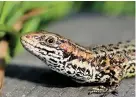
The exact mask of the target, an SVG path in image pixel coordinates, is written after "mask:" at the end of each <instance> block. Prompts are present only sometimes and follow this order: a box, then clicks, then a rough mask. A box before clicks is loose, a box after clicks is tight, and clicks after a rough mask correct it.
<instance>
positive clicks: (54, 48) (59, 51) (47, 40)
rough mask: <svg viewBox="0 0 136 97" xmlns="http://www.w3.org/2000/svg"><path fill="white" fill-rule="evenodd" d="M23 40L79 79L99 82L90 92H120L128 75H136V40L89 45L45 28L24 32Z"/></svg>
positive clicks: (52, 64)
mask: <svg viewBox="0 0 136 97" xmlns="http://www.w3.org/2000/svg"><path fill="white" fill-rule="evenodd" d="M20 40H21V43H22V45H23V47H24V48H25V49H26V50H27V51H29V52H30V53H31V54H33V55H35V56H36V57H37V58H39V59H40V60H42V61H43V62H44V63H45V64H47V66H48V67H49V68H50V69H51V70H53V71H56V72H58V73H60V74H63V75H66V76H68V77H70V78H71V79H72V80H74V81H75V82H77V83H81V84H85V83H88V84H90V83H94V84H98V85H96V86H92V87H90V89H89V93H103V95H102V96H106V95H107V94H109V93H118V92H117V89H118V87H119V85H120V83H121V81H122V80H123V79H124V78H128V77H132V76H135V64H136V62H135V41H134V40H131V41H124V42H118V43H116V44H105V45H96V46H91V47H89V48H86V47H84V46H81V45H79V44H78V43H75V42H73V41H72V40H70V39H68V38H65V37H63V36H61V35H59V34H56V33H53V32H48V31H44V30H41V31H39V32H31V33H28V34H25V35H22V36H21V38H20Z"/></svg>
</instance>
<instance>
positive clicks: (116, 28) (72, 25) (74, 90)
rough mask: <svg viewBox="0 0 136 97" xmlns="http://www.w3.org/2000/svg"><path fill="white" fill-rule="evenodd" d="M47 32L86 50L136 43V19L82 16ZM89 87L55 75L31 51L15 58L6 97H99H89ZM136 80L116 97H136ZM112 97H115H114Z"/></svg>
mask: <svg viewBox="0 0 136 97" xmlns="http://www.w3.org/2000/svg"><path fill="white" fill-rule="evenodd" d="M46 30H49V31H51V32H55V33H58V34H61V35H63V36H65V37H67V38H70V39H72V40H73V41H76V42H78V43H80V44H83V45H85V46H87V45H91V44H102V43H103V44H105V43H116V42H117V41H123V40H129V39H132V38H133V39H134V38H135V36H134V35H135V34H134V30H135V26H134V18H133V17H129V18H114V17H103V16H92V15H88V14H86V15H78V16H73V17H68V18H66V19H64V20H61V21H58V22H57V21H56V22H53V23H51V24H50V25H49V26H48V27H47V28H46ZM88 89H89V86H83V85H79V84H77V83H75V82H73V81H71V79H69V78H68V77H66V76H63V75H61V74H58V73H55V72H53V71H51V70H50V69H49V68H48V67H47V66H46V65H45V64H44V63H43V62H41V61H40V60H39V59H37V58H36V57H34V56H33V55H31V54H29V53H28V52H27V51H25V52H23V53H21V54H20V55H18V56H17V57H15V58H14V59H13V60H12V62H11V64H10V65H9V66H8V68H7V70H6V79H5V86H4V89H3V96H2V97H99V95H98V94H97V95H96V94H92V95H88ZM134 96H135V79H134V78H130V79H125V80H123V81H122V83H121V86H120V87H119V94H118V96H116V97H134ZM108 97H115V96H114V95H112V94H110V95H108Z"/></svg>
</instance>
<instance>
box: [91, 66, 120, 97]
mask: <svg viewBox="0 0 136 97" xmlns="http://www.w3.org/2000/svg"><path fill="white" fill-rule="evenodd" d="M101 73H102V74H103V75H109V76H110V77H109V78H108V79H107V80H106V81H105V83H103V85H99V86H93V87H91V88H90V89H89V94H92V93H96V94H100V93H103V95H101V97H105V96H106V95H108V94H109V93H112V94H115V95H116V94H117V93H118V92H117V89H118V86H119V84H120V81H121V79H122V76H123V72H122V67H121V66H119V65H114V66H113V65H112V66H109V67H107V68H106V69H105V70H104V71H102V72H101Z"/></svg>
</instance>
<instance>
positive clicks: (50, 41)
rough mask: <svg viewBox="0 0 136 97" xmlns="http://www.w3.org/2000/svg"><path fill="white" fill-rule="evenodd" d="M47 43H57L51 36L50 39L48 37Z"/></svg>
mask: <svg viewBox="0 0 136 97" xmlns="http://www.w3.org/2000/svg"><path fill="white" fill-rule="evenodd" d="M46 42H47V43H49V44H53V43H55V39H54V38H53V37H51V36H50V37H48V38H47V39H46Z"/></svg>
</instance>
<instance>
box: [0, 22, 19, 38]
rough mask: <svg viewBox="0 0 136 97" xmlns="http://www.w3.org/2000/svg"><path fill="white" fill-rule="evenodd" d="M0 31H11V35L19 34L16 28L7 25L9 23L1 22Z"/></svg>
mask: <svg viewBox="0 0 136 97" xmlns="http://www.w3.org/2000/svg"><path fill="white" fill-rule="evenodd" d="M0 31H1V32H0V33H5V32H7V33H9V34H11V35H15V36H16V35H18V34H19V33H18V32H16V30H14V29H13V28H12V27H10V26H7V25H5V24H0Z"/></svg>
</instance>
